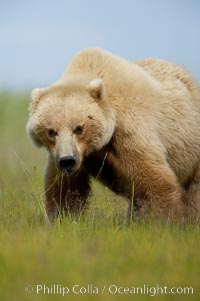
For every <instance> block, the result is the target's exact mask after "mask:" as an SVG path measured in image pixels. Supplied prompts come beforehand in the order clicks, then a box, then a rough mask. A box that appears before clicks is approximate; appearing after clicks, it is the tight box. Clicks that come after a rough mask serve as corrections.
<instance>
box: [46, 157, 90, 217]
mask: <svg viewBox="0 0 200 301" xmlns="http://www.w3.org/2000/svg"><path fill="white" fill-rule="evenodd" d="M89 192H90V186H89V177H88V174H87V172H86V171H80V173H79V174H78V175H73V176H68V175H67V174H65V173H63V172H59V171H58V170H57V168H56V166H55V163H54V161H53V158H52V157H51V156H49V159H48V163H47V167H46V173H45V201H46V210H47V214H48V217H49V219H50V220H51V221H53V220H54V219H55V218H56V217H57V216H58V215H60V214H61V215H62V214H63V213H64V214H69V215H70V216H71V217H76V218H77V217H79V216H80V214H81V213H82V212H83V211H84V209H85V207H86V203H87V199H88V196H89Z"/></svg>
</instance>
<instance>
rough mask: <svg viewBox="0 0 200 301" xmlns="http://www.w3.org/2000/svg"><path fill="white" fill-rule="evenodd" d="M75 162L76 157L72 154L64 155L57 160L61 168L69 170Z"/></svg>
mask: <svg viewBox="0 0 200 301" xmlns="http://www.w3.org/2000/svg"><path fill="white" fill-rule="evenodd" d="M75 164H76V159H75V158H74V157H72V156H64V157H61V158H60V159H59V160H58V165H59V167H60V168H61V169H64V170H67V171H71V170H72V168H73V167H74V165H75Z"/></svg>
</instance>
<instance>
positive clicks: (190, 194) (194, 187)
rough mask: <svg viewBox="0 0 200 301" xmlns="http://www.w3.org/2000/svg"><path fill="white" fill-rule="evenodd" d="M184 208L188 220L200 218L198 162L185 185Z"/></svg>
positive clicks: (199, 165) (199, 173)
mask: <svg viewBox="0 0 200 301" xmlns="http://www.w3.org/2000/svg"><path fill="white" fill-rule="evenodd" d="M186 208H187V217H188V218H189V220H194V221H195V220H199V219H200V162H199V164H198V165H197V168H196V170H195V172H194V175H193V177H192V179H191V180H190V183H189V184H188V185H187V187H186Z"/></svg>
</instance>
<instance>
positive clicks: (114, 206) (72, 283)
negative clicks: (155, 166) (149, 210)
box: [0, 92, 200, 301]
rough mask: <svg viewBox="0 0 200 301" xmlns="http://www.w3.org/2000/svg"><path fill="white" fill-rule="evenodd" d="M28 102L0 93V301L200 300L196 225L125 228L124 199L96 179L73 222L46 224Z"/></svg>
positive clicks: (41, 160) (39, 152)
mask: <svg viewBox="0 0 200 301" xmlns="http://www.w3.org/2000/svg"><path fill="white" fill-rule="evenodd" d="M28 102H29V96H28V94H20V93H10V92H9V93H1V95H0V300H1V301H26V300H32V301H40V300H41V301H43V300H44V301H45V300H70V301H71V300H72V301H73V300H80V301H81V300H94V301H95V300H108V301H118V300H119V301H120V300H122V301H126V300H152V299H155V300H161V301H162V300H200V229H199V224H198V223H195V224H193V225H190V224H188V225H186V226H184V227H183V226H182V227H180V226H179V227H178V226H177V225H169V224H167V223H162V224H161V223H158V222H156V221H154V222H151V223H144V222H143V223H135V222H134V221H133V223H132V224H131V226H130V227H127V226H126V201H125V200H123V199H121V198H118V197H116V196H115V195H114V194H112V193H111V192H110V191H109V190H108V189H106V188H105V187H102V186H101V185H99V184H98V183H96V182H95V181H93V183H92V186H93V193H92V195H91V197H90V206H89V209H88V210H87V212H86V214H85V215H84V216H81V218H80V220H78V221H74V220H72V219H71V218H70V217H66V218H64V219H62V220H61V221H60V220H58V221H57V222H56V223H55V224H54V225H51V224H50V223H49V221H48V219H47V217H46V213H45V209H44V196H43V170H44V167H45V160H46V152H45V150H43V149H37V148H36V147H35V146H33V145H32V143H31V141H30V140H29V138H28V137H27V135H26V130H25V126H26V121H27V118H28V111H27V109H28Z"/></svg>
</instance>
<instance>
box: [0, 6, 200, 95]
mask: <svg viewBox="0 0 200 301" xmlns="http://www.w3.org/2000/svg"><path fill="white" fill-rule="evenodd" d="M93 46H95V47H101V48H104V49H106V50H109V51H111V52H113V53H115V54H118V55H119V56H122V57H124V58H126V59H127V60H137V59H142V58H145V57H158V58H163V59H166V60H170V61H173V62H177V63H179V64H181V65H183V66H185V67H187V68H188V69H189V70H190V71H191V72H192V73H193V75H194V76H195V77H196V78H197V79H198V81H199V82H200V1H199V0H98V1H96V0H84V1H81V0H69V1H68V0H56V1H51V0H34V1H29V0H26V1H25V0H18V1H17V0H16V1H15V0H13V1H11V0H1V1H0V51H1V52H0V89H8V88H13V89H18V90H23V89H31V88H33V87H39V86H47V85H49V84H51V83H52V82H54V81H56V80H57V79H58V78H59V77H60V75H61V74H62V72H63V71H64V69H65V67H66V65H67V63H68V62H69V61H70V59H71V58H72V56H73V55H74V53H76V52H77V51H79V50H81V49H83V48H86V47H93Z"/></svg>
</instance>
